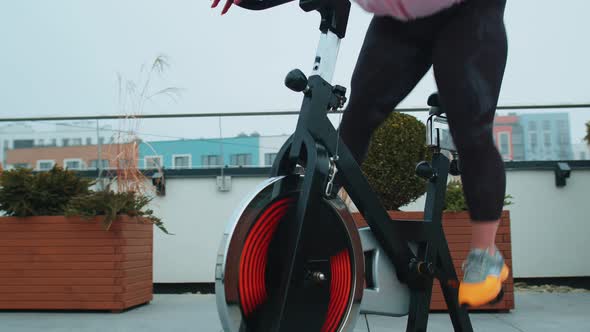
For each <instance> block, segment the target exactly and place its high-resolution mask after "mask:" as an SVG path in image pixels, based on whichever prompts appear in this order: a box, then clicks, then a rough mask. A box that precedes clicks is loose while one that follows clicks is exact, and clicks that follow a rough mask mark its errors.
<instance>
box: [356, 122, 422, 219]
mask: <svg viewBox="0 0 590 332" xmlns="http://www.w3.org/2000/svg"><path fill="white" fill-rule="evenodd" d="M425 138H426V126H425V125H424V124H423V123H422V122H420V121H419V120H418V119H416V118H415V117H413V116H410V115H407V114H403V113H398V112H394V113H392V114H391V115H390V116H389V118H388V119H387V120H386V121H385V123H384V124H383V125H382V126H381V127H380V128H379V129H377V130H376V132H375V134H374V135H373V138H372V140H371V144H370V146H369V152H368V155H367V159H366V160H365V162H364V163H363V165H362V170H363V172H364V174H365V176H366V177H367V180H368V181H369V183H370V184H371V187H372V188H373V189H374V190H375V191H376V192H377V193H378V194H379V197H380V199H381V203H382V204H383V206H384V207H385V208H386V209H388V210H398V209H399V208H400V207H402V206H404V205H406V204H408V203H411V202H413V201H415V200H416V199H417V198H419V197H420V196H422V195H423V194H424V193H425V192H426V182H425V181H424V180H423V179H421V178H419V177H418V176H416V173H415V169H416V164H418V163H419V162H420V161H423V160H428V159H430V151H429V149H428V148H427V147H426V144H425Z"/></svg>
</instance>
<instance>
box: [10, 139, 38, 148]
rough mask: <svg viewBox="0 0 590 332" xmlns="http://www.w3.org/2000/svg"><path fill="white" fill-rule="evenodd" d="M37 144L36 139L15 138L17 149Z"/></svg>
mask: <svg viewBox="0 0 590 332" xmlns="http://www.w3.org/2000/svg"><path fill="white" fill-rule="evenodd" d="M33 146H35V140H32V139H15V140H14V148H15V149H27V148H32V147H33Z"/></svg>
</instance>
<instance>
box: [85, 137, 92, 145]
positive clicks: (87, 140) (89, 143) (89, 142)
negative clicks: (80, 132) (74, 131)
mask: <svg viewBox="0 0 590 332" xmlns="http://www.w3.org/2000/svg"><path fill="white" fill-rule="evenodd" d="M86 145H92V138H90V137H86Z"/></svg>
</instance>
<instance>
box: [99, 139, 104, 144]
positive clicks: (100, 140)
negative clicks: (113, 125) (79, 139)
mask: <svg viewBox="0 0 590 332" xmlns="http://www.w3.org/2000/svg"><path fill="white" fill-rule="evenodd" d="M98 144H101V145H102V144H104V137H99V138H98Z"/></svg>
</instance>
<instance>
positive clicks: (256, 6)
mask: <svg viewBox="0 0 590 332" xmlns="http://www.w3.org/2000/svg"><path fill="white" fill-rule="evenodd" d="M291 1H293V0H244V1H242V2H240V4H239V5H238V6H240V7H242V8H245V9H249V10H264V9H268V8H272V7H276V6H280V5H283V4H286V3H287V2H291Z"/></svg>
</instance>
